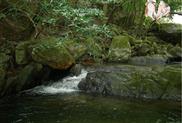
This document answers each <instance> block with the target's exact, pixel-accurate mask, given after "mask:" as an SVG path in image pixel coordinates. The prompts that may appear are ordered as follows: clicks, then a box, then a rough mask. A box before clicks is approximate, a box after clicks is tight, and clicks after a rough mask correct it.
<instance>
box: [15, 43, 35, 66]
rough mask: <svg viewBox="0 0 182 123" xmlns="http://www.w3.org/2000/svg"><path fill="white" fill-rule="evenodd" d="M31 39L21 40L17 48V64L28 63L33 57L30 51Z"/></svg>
mask: <svg viewBox="0 0 182 123" xmlns="http://www.w3.org/2000/svg"><path fill="white" fill-rule="evenodd" d="M30 45H31V42H30V41H26V42H21V43H19V44H18V45H17V46H16V48H15V60H16V63H17V64H20V65H23V64H27V63H28V62H29V61H30V59H31V54H30V53H29V52H28V49H29V46H30Z"/></svg>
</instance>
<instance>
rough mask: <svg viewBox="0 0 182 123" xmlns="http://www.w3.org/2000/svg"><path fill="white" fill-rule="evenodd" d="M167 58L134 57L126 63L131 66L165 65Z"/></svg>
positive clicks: (155, 56)
mask: <svg viewBox="0 0 182 123" xmlns="http://www.w3.org/2000/svg"><path fill="white" fill-rule="evenodd" d="M167 60H168V58H167V57H165V56H162V55H153V56H135V57H132V58H130V59H129V61H128V63H129V64H133V65H156V64H161V65H162V64H166V63H167Z"/></svg>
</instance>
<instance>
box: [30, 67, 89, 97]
mask: <svg viewBox="0 0 182 123" xmlns="http://www.w3.org/2000/svg"><path fill="white" fill-rule="evenodd" d="M86 76H87V71H85V70H82V71H81V74H80V75H78V76H68V77H65V78H63V79H62V80H61V81H57V82H55V83H53V84H50V85H46V86H45V85H41V86H37V87H35V88H33V89H31V92H33V93H38V94H57V93H70V92H75V91H79V89H78V84H79V82H80V81H81V80H82V79H84V78H85V77H86ZM29 91H30V90H29Z"/></svg>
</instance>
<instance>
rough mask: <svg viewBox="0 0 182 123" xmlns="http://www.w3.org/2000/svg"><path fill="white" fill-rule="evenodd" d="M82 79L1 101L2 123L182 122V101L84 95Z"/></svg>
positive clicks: (82, 74)
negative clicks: (80, 87) (80, 84)
mask: <svg viewBox="0 0 182 123" xmlns="http://www.w3.org/2000/svg"><path fill="white" fill-rule="evenodd" d="M86 75H87V71H85V70H82V73H81V74H80V75H79V76H73V77H66V78H64V79H63V80H61V81H58V82H55V83H54V84H51V85H47V86H38V87H35V88H33V89H31V90H27V91H25V92H22V93H20V94H18V95H14V96H9V97H5V98H3V99H1V100H0V123H181V104H180V102H169V101H140V100H129V99H124V98H118V97H104V96H96V95H91V94H85V93H83V92H80V91H79V90H78V87H77V85H78V83H79V82H80V81H81V79H83V78H85V77H86Z"/></svg>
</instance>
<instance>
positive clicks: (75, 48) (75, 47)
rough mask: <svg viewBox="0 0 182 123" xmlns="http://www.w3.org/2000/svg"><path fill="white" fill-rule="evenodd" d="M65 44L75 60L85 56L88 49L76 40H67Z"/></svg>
mask: <svg viewBox="0 0 182 123" xmlns="http://www.w3.org/2000/svg"><path fill="white" fill-rule="evenodd" d="M63 44H64V46H65V47H66V49H67V50H68V51H69V52H70V54H71V55H72V56H73V57H74V58H75V60H79V58H80V57H81V56H83V55H84V54H85V53H86V50H87V48H86V46H85V45H84V44H83V43H81V42H77V41H74V40H68V41H67V40H66V41H64V43H63Z"/></svg>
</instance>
